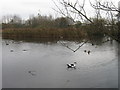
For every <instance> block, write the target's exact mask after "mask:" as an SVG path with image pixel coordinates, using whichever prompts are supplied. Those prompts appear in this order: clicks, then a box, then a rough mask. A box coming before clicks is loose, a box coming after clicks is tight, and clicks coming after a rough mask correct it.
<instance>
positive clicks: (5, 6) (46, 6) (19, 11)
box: [0, 0, 120, 19]
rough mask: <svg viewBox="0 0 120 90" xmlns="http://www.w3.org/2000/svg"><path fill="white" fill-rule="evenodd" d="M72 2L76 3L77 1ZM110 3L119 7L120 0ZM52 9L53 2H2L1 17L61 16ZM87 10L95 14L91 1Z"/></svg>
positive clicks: (17, 0)
mask: <svg viewBox="0 0 120 90" xmlns="http://www.w3.org/2000/svg"><path fill="white" fill-rule="evenodd" d="M54 1H57V0H54ZM71 1H72V2H74V1H76V0H71ZM80 1H81V0H80ZM91 1H93V0H91ZM102 1H106V0H102ZM108 1H112V2H113V3H115V5H116V6H118V1H120V0H108ZM52 8H56V6H55V4H54V3H53V1H52V0H0V17H2V16H4V15H14V14H16V15H19V16H20V17H22V18H23V19H27V18H29V16H30V15H37V14H38V13H40V14H41V15H50V14H51V15H52V16H54V17H57V16H59V14H58V13H57V12H55V11H54V10H53V9H52ZM86 9H87V12H88V14H89V15H90V14H91V13H92V12H94V11H92V9H91V8H90V6H89V0H86ZM91 15H92V14H91Z"/></svg>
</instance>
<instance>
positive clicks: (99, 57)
mask: <svg viewBox="0 0 120 90" xmlns="http://www.w3.org/2000/svg"><path fill="white" fill-rule="evenodd" d="M61 42H62V43H64V44H65V45H68V46H69V47H70V48H72V49H74V50H75V49H76V48H77V47H78V46H79V45H81V44H82V43H75V42H68V41H61ZM61 42H59V41H58V42H57V43H47V44H43V43H32V42H22V41H21V42H16V41H13V40H3V41H2V50H3V51H2V56H3V58H2V65H3V72H2V75H3V77H2V78H3V81H2V82H3V83H2V84H3V86H2V87H3V88H117V87H118V50H117V49H118V47H117V43H116V42H115V41H113V42H112V43H110V42H106V43H103V44H101V45H94V46H93V45H91V44H90V43H86V44H85V45H83V46H82V47H81V48H80V49H79V50H77V51H76V52H73V51H71V50H70V49H68V48H67V47H65V46H63V45H62V44H61ZM6 43H9V45H6ZM84 50H87V51H88V50H90V51H91V52H90V54H88V53H85V52H84ZM74 61H76V62H77V67H76V69H68V68H67V66H66V64H67V63H72V62H74Z"/></svg>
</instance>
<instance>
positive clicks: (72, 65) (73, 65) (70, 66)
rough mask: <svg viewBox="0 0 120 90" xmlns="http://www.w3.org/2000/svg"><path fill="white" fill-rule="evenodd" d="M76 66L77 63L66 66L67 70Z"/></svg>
mask: <svg viewBox="0 0 120 90" xmlns="http://www.w3.org/2000/svg"><path fill="white" fill-rule="evenodd" d="M76 64H77V62H74V63H71V64H67V68H76Z"/></svg>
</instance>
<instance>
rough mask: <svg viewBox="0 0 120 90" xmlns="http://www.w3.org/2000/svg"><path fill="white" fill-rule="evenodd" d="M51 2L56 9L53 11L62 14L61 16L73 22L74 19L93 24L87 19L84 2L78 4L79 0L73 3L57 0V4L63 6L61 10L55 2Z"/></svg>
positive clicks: (84, 0)
mask: <svg viewBox="0 0 120 90" xmlns="http://www.w3.org/2000/svg"><path fill="white" fill-rule="evenodd" d="M53 2H54V4H55V5H56V7H57V9H58V10H55V9H54V10H55V11H57V12H58V13H60V14H62V15H63V16H66V17H69V18H72V19H73V20H75V19H76V18H77V19H78V18H80V19H81V20H84V19H86V20H87V21H89V22H90V23H93V22H92V20H91V19H89V17H88V16H87V14H86V10H85V9H84V7H85V2H86V0H83V2H82V4H80V3H79V0H76V1H75V2H70V1H69V0H68V1H66V0H59V3H60V4H61V5H62V6H63V8H62V9H61V8H60V7H59V6H58V5H57V4H56V2H55V1H53Z"/></svg>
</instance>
